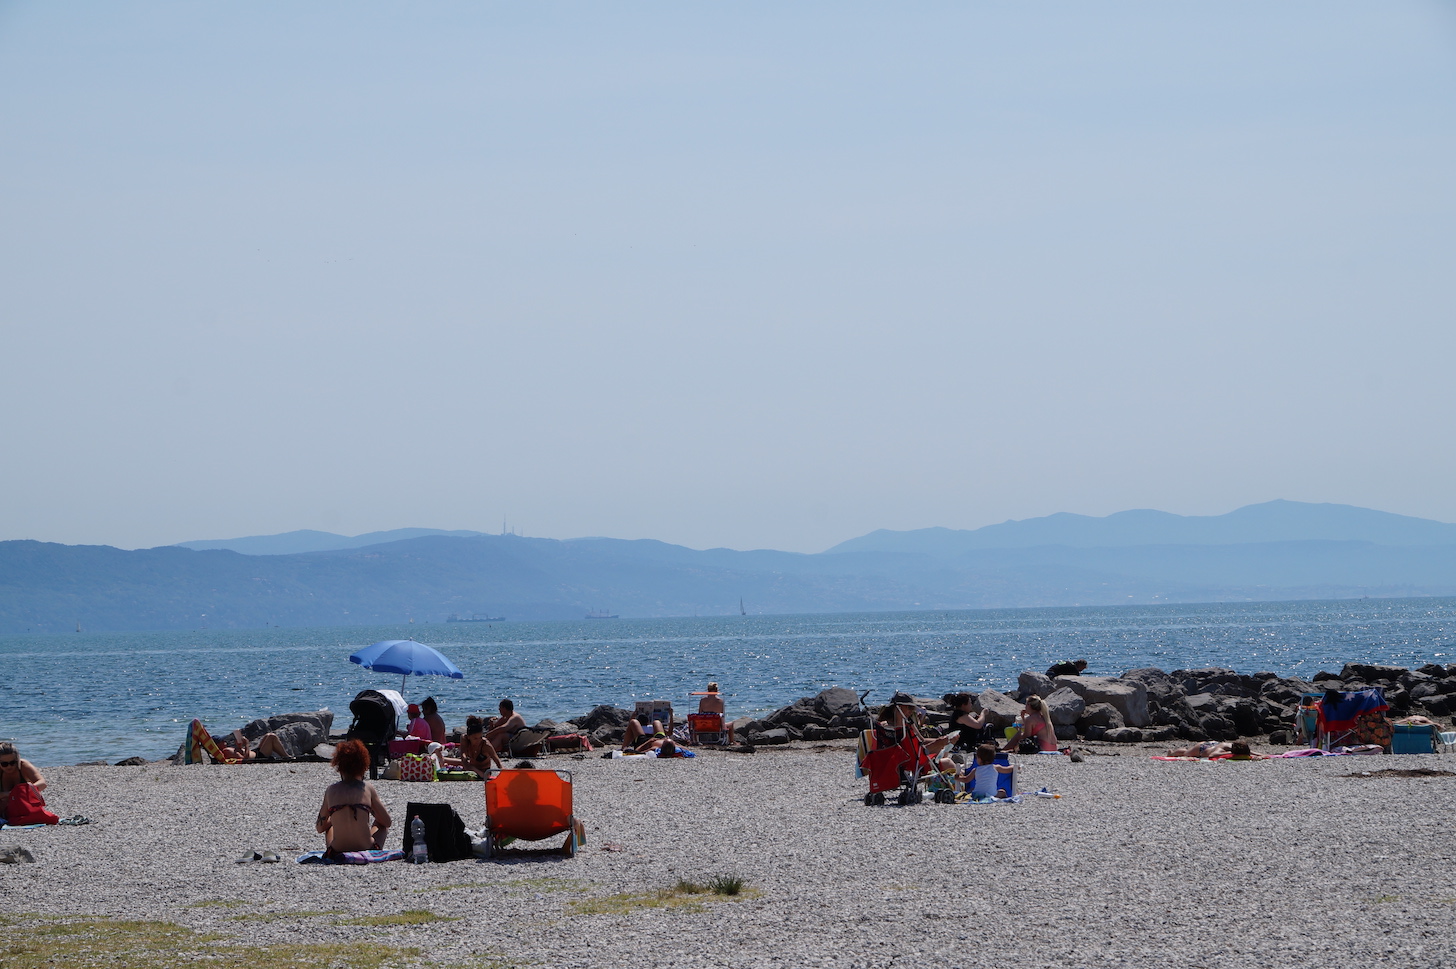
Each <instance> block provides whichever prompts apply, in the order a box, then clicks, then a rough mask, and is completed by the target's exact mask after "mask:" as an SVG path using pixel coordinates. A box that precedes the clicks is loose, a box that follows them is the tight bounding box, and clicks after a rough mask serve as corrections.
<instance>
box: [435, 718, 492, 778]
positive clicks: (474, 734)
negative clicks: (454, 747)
mask: <svg viewBox="0 0 1456 969" xmlns="http://www.w3.org/2000/svg"><path fill="white" fill-rule="evenodd" d="M445 764H446V766H449V767H463V768H464V769H465V770H473V771H475V773H477V774H479V775H480V776H481V777H482V778H484V777H485V772H486V771H488V770H490V765H491V764H495V766H496V767H497V768H498V769H501V770H504V769H505V766H506V765H505V764H502V763H501V759H500V754H498V753H496V749H495V747H493V746H491V743H490V741H489V740H486V739H485V721H484V720H482V719H480V718H479V717H476V716H470V717H466V718H465V739H464V740H462V741H460V757H459V758H458V759H457V758H454V757H450V758H446V760H445Z"/></svg>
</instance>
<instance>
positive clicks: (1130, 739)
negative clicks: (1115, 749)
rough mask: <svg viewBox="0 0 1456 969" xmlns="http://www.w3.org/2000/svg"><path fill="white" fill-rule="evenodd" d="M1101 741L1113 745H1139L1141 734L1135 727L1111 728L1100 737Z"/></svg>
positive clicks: (1141, 740)
mask: <svg viewBox="0 0 1456 969" xmlns="http://www.w3.org/2000/svg"><path fill="white" fill-rule="evenodd" d="M1102 739H1103V740H1106V741H1108V742H1109V743H1114V744H1140V743H1142V742H1143V732H1142V731H1141V730H1139V729H1138V728H1137V727H1112V728H1110V729H1109V730H1108V731H1107V733H1105V734H1103V735H1102Z"/></svg>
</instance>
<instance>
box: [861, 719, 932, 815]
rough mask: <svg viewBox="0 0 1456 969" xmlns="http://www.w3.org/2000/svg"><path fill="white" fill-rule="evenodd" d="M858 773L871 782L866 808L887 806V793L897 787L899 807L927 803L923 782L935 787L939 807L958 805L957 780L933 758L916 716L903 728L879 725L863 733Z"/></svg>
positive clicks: (865, 799)
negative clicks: (956, 801) (924, 801)
mask: <svg viewBox="0 0 1456 969" xmlns="http://www.w3.org/2000/svg"><path fill="white" fill-rule="evenodd" d="M898 699H899V695H898V694H897V695H896V700H898ZM892 702H894V701H892ZM859 772H860V774H861V775H862V776H865V777H868V778H869V781H870V790H869V793H868V794H866V795H865V798H864V802H865V805H866V806H870V805H875V804H884V803H885V792H887V791H893V790H895V789H897V788H898V789H900V793H899V795H898V796H897V797H896V799H895V801H896V803H897V804H919V803H920V802H921V801H923V800H925V795H924V793H923V792H922V791H921V790H920V785H921V784H923V783H928V784H929V786H930V787H931V788H932V790H933V796H934V798H935V802H936V803H937V804H954V803H955V783H954V778H948V777H946V776H945V775H944V774H943V773H942V772H941V771H940V770H939V769H938V768H937V767H936V766H935V762H934V761H932V760H931V759H930V754H929V753H927V752H926V750H925V743H924V741H922V740H921V738H920V730H919V728H918V727H917V726H916V725H915V721H914V719H913V716H912V717H908V718H904V726H903V727H902V728H900V729H896V728H894V727H886V726H883V725H880V724H877V725H875V726H874V727H871V728H870V729H868V730H863V731H861V732H860V739H859Z"/></svg>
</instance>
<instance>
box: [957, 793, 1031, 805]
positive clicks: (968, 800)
mask: <svg viewBox="0 0 1456 969" xmlns="http://www.w3.org/2000/svg"><path fill="white" fill-rule="evenodd" d="M955 802H956V803H957V804H1020V803H1021V795H1020V794H1013V795H1011V796H1010V797H975V796H973V795H971V794H957V795H956V800H955Z"/></svg>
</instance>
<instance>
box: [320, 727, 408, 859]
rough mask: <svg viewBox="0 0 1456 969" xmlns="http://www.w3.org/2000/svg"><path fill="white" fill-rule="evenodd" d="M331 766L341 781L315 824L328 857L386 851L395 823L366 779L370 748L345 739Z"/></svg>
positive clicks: (327, 797)
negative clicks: (385, 844)
mask: <svg viewBox="0 0 1456 969" xmlns="http://www.w3.org/2000/svg"><path fill="white" fill-rule="evenodd" d="M330 763H332V764H333V766H334V770H336V771H338V772H339V780H338V781H336V782H335V783H333V784H330V785H329V788H328V790H326V791H324V803H323V806H322V807H320V808H319V813H318V820H317V821H316V822H315V824H314V828H315V830H317V831H318V833H319V834H321V835H323V836H324V841H325V842H326V843H327V845H328V850H327V852H326V855H337V854H341V853H343V852H345V851H369V850H370V849H380V848H383V847H384V839H385V838H386V837H388V836H389V826H390V825H391V824H392V823H393V821H392V820H391V819H390V817H389V811H388V810H386V809H385V807H384V802H383V801H381V800H380V799H379V792H378V791H377V790H375V789H374V785H373V784H371V783H369V782H368V781H366V780H365V779H364V774H365V772H367V771H368V770H369V749H368V748H367V747H365V746H364V744H363V743H362V742H361V741H358V740H346V741H344V742H343V743H341V744H339V746H338V747H336V748H334V759H333V760H332V761H331V762H330ZM371 818H372V819H373V820H372V821H371Z"/></svg>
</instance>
